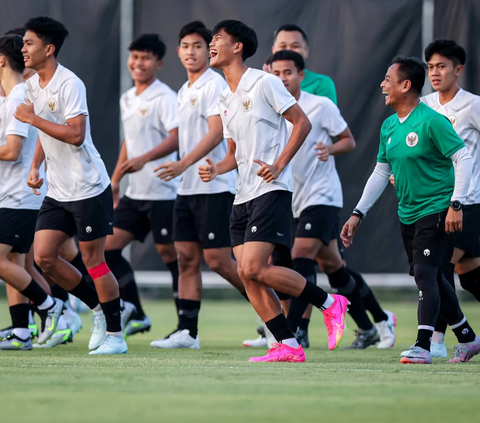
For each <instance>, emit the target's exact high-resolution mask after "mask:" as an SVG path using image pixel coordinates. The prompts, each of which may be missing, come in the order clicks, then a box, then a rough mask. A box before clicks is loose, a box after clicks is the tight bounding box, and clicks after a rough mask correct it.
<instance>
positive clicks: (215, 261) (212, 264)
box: [206, 256, 226, 274]
mask: <svg viewBox="0 0 480 423" xmlns="http://www.w3.org/2000/svg"><path fill="white" fill-rule="evenodd" d="M206 262H207V265H208V267H209V268H210V270H211V271H212V272H215V273H218V274H222V273H224V268H225V264H226V262H225V261H224V260H221V259H220V257H216V256H213V257H209V258H208V259H207V260H206Z"/></svg>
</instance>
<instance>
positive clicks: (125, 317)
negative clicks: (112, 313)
mask: <svg viewBox="0 0 480 423" xmlns="http://www.w3.org/2000/svg"><path fill="white" fill-rule="evenodd" d="M136 312H137V308H136V307H135V306H134V305H133V304H132V303H129V302H128V301H124V302H123V309H122V313H121V315H120V322H121V324H122V331H123V330H124V329H125V328H126V327H127V324H128V322H129V321H130V319H131V318H132V314H133V313H136Z"/></svg>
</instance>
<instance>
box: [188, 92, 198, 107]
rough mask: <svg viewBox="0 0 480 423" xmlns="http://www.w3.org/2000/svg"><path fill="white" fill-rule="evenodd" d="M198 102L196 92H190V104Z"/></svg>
mask: <svg viewBox="0 0 480 423" xmlns="http://www.w3.org/2000/svg"><path fill="white" fill-rule="evenodd" d="M197 104H198V96H197V94H192V95H191V96H190V106H192V107H195V106H196V105H197Z"/></svg>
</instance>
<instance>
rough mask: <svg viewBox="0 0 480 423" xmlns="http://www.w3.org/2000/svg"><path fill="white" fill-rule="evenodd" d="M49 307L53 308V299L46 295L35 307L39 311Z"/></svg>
mask: <svg viewBox="0 0 480 423" xmlns="http://www.w3.org/2000/svg"><path fill="white" fill-rule="evenodd" d="M51 306H53V298H52V297H50V295H47V299H46V300H45V301H44V302H43V303H42V304H40V305H39V306H37V307H38V309H39V310H46V309H47V308H50V307H51Z"/></svg>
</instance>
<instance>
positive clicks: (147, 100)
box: [120, 79, 179, 201]
mask: <svg viewBox="0 0 480 423" xmlns="http://www.w3.org/2000/svg"><path fill="white" fill-rule="evenodd" d="M136 91H137V89H136V88H135V87H132V88H130V89H129V90H128V91H127V92H125V93H124V94H123V95H122V97H121V98H120V108H121V110H122V122H123V130H124V133H125V142H126V146H127V157H128V158H129V159H131V158H133V157H138V156H141V155H143V154H145V153H147V152H148V151H151V150H153V149H154V148H155V147H157V146H158V145H159V144H161V143H162V142H163V141H164V140H165V139H166V138H168V137H169V136H170V134H169V131H171V130H172V129H175V128H178V109H177V107H178V106H177V94H176V93H175V91H173V90H172V89H171V88H170V87H169V86H168V85H166V84H164V83H163V82H160V81H159V80H158V79H156V80H155V81H153V82H152V84H151V85H150V86H149V87H148V88H147V89H146V90H145V91H143V92H142V93H141V94H140V95H137V94H136ZM175 160H177V152H176V151H175V152H173V153H171V154H169V155H168V156H165V157H163V158H161V159H157V160H153V161H151V162H148V163H146V164H145V166H144V167H143V169H141V170H140V171H138V172H135V173H130V174H129V175H128V188H127V191H126V193H125V195H126V196H127V197H129V198H132V199H134V200H148V201H157V200H174V199H175V197H176V196H177V188H178V183H179V180H178V179H179V178H175V179H173V180H172V181H170V182H165V181H163V180H162V179H160V178H158V177H157V175H156V174H155V173H154V169H156V168H157V167H158V166H160V165H161V164H163V163H166V162H168V161H175Z"/></svg>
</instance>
